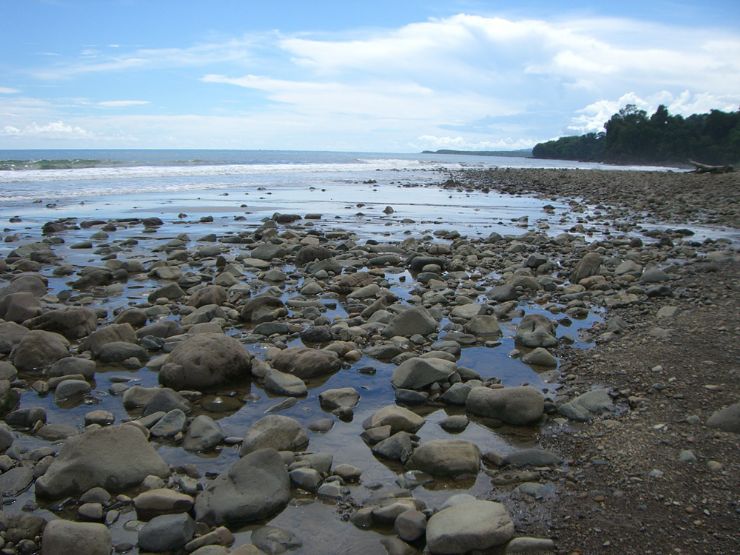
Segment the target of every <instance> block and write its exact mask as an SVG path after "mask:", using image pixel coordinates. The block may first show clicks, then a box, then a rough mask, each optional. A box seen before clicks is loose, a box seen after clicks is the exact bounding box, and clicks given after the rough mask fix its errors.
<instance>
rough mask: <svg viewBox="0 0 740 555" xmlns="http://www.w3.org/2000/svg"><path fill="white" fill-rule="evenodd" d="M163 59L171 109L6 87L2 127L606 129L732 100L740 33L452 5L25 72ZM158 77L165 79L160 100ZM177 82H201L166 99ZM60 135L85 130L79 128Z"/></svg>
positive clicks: (379, 136)
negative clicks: (45, 100) (445, 12)
mask: <svg viewBox="0 0 740 555" xmlns="http://www.w3.org/2000/svg"><path fill="white" fill-rule="evenodd" d="M170 68H178V71H177V72H172V75H173V79H181V81H177V82H173V81H167V83H166V85H164V84H161V83H162V82H163V81H157V80H156V79H152V80H150V81H148V82H147V84H148V88H147V98H151V99H152V100H151V101H152V102H154V103H155V104H156V105H157V107H161V108H162V110H166V114H167V115H165V114H164V113H162V114H159V115H152V114H149V115H148V116H146V117H145V116H140V115H137V114H134V113H127V114H126V115H124V114H117V113H115V112H113V111H112V110H101V109H100V108H111V109H112V108H127V107H136V106H144V105H145V103H147V102H148V101H145V100H128V99H113V100H103V101H96V100H88V99H85V100H84V102H83V101H79V100H78V101H76V102H72V101H70V100H69V99H67V101H66V102H62V100H61V99H58V100H57V101H55V102H54V103H53V106H42V105H39V106H33V105H32V103H29V102H30V99H25V100H24V101H16V102H9V100H10V99H11V98H16V97H6V98H0V115H2V116H6V115H7V114H10V116H7V117H6V119H5V120H3V124H4V125H6V128H7V127H12V128H13V129H14V130H17V132H18V133H19V134H20V133H22V132H25V130H26V129H33V125H36V124H35V123H34V122H38V121H58V122H62V121H63V122H66V123H65V125H68V126H71V127H72V128H75V127H78V128H79V129H81V130H92V131H91V132H94V133H95V136H96V137H98V138H99V137H118V139H116V138H113V139H111V140H112V141H116V140H118V141H119V142H120V144H121V146H125V144H129V143H123V142H122V141H124V137H125V138H126V139H125V140H126V141H130V144H132V145H134V146H152V147H157V146H171V147H177V146H183V147H185V146H188V147H191V146H192V147H197V146H211V147H219V146H228V147H234V148H322V149H332V148H339V149H344V150H348V149H355V150H391V149H398V150H408V149H437V148H459V149H486V150H490V149H495V150H499V149H516V148H523V147H528V146H532V145H533V144H534V143H535V142H537V141H539V140H543V139H546V138H549V137H553V136H558V135H560V134H562V133H564V132H567V133H573V132H583V131H592V130H599V129H600V128H601V126H602V125H603V123H604V122H605V121H606V120H607V119H608V118H609V117H610V116H611V115H612V114H613V113H614V112H616V111H617V110H618V109H619V108H620V107H622V106H623V105H624V104H627V103H633V104H637V105H638V106H639V107H641V108H643V109H646V110H652V109H654V108H655V107H656V106H657V105H658V104H660V103H663V104H666V105H667V106H668V107H669V109H670V110H671V112H673V113H681V114H684V115H687V114H688V113H691V112H700V111H706V110H708V109H710V108H723V109H735V108H737V106H738V105H740V37H738V35H737V33H731V32H725V31H719V30H716V29H708V28H702V27H701V26H700V25H697V26H695V27H691V28H687V27H678V26H670V25H663V24H658V23H650V22H642V21H638V20H636V19H626V18H625V19H615V18H610V19H605V18H601V19H598V18H596V19H595V18H590V19H585V18H574V17H568V16H566V15H564V16H563V17H561V18H558V19H556V20H551V21H544V20H538V19H515V18H503V17H486V16H481V15H471V14H458V15H455V16H452V17H446V18H439V19H429V20H427V21H421V22H417V23H412V24H408V25H403V26H400V27H396V28H388V29H377V28H376V29H361V30H351V29H350V30H343V31H341V32H337V33H322V34H320V35H319V34H316V33H309V32H301V33H294V34H291V35H287V34H280V33H279V32H271V33H261V34H250V35H242V36H239V37H235V38H232V39H227V40H220V41H212V42H203V43H199V44H195V45H190V46H187V45H185V46H173V47H171V48H138V49H132V48H130V47H125V46H120V45H116V47H115V48H113V47H112V45H109V46H108V47H100V48H89V49H87V50H86V51H84V52H81V53H80V54H79V55H78V56H76V57H75V58H73V59H69V58H65V57H59V58H58V59H57V58H55V61H54V62H52V63H50V65H48V66H46V67H41V68H36V69H34V70H32V72H31V73H32V75H33V76H35V77H37V78H39V79H43V80H74V79H75V78H78V77H82V76H85V77H86V78H87V79H93V78H96V77H97V78H98V79H104V78H105V77H106V75H105V74H107V73H111V72H119V73H121V72H142V71H157V70H160V69H170ZM196 81H199V82H196ZM155 83H160V84H159V86H161V87H166V90H165V89H163V90H160V91H158V92H159V94H160V96H155V95H156V94H157V91H156V90H155V88H156V86H157V85H156V84H155ZM202 84H205V85H202ZM66 86H68V83H65V87H66ZM179 86H183V87H193V88H195V87H201V88H202V94H200V93H201V90H200V89H199V90H198V95H192V96H197V99H196V100H192V99H185V98H177V102H175V101H174V100H172V99H171V97H172V94H171V93H172V90H173V89H174V88H175V87H179ZM25 89H26V87H24V90H25ZM1 90H2V89H0V91H1ZM132 90H136V89H132ZM150 91H151V94H150ZM72 94H74V93H72ZM120 94H122V95H124V94H129V93H124V92H121V93H120ZM130 94H133V95H136V94H138V93H136V92H134V93H130ZM80 96H83V95H80ZM24 102H25V103H26V104H24ZM169 102H172V104H169ZM187 102H190V103H191V104H189V105H188V104H187ZM174 106H177V108H175V107H174ZM131 112H134V111H133V110H132V111H131ZM147 112H151V110H147ZM113 114H116V115H115V116H114V115H113ZM39 127H42V126H39ZM57 132H58V133H59V135H58V136H60V137H61V135H62V134H63V132H62V131H57ZM11 135H12V133H7V132H6V133H5V136H11ZM27 136H31V135H30V134H28V133H27ZM67 136H68V137H70V140H74V141H82V140H83V139H82V138H81V137H82V136H81V135H80V134H79V132H78V133H77V134H76V135H75V133H74V132H71V133H69V134H68V135H67ZM132 137H133V138H135V137H139V140H138V142H137V141H136V140H134V139H132ZM6 143H7V141H6ZM75 144H80V143H75Z"/></svg>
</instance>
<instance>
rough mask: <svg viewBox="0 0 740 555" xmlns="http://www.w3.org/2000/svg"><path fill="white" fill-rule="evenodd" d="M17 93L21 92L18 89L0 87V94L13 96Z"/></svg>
mask: <svg viewBox="0 0 740 555" xmlns="http://www.w3.org/2000/svg"><path fill="white" fill-rule="evenodd" d="M19 92H21V91H19V90H18V89H13V88H11V87H0V94H15V93H19Z"/></svg>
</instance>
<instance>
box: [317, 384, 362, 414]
mask: <svg viewBox="0 0 740 555" xmlns="http://www.w3.org/2000/svg"><path fill="white" fill-rule="evenodd" d="M359 400H360V394H359V393H358V392H357V390H356V389H355V388H354V387H342V388H338V389H327V390H326V391H322V392H321V393H319V404H320V405H321V408H322V409H324V410H335V409H339V408H344V409H352V408H354V407H355V406H356V405H357V403H358V402H359Z"/></svg>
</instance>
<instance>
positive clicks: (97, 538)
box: [41, 520, 112, 555]
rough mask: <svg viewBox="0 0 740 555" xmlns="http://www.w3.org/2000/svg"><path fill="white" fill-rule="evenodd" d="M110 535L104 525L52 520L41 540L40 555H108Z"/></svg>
mask: <svg viewBox="0 0 740 555" xmlns="http://www.w3.org/2000/svg"><path fill="white" fill-rule="evenodd" d="M111 547H112V546H111V535H110V531H109V530H108V528H106V527H105V525H104V524H97V523H93V522H72V521H70V520H52V521H51V522H49V523H48V524H47V525H46V528H44V535H43V536H42V538H41V554H42V555H60V554H62V553H66V554H72V553H74V555H110V552H111Z"/></svg>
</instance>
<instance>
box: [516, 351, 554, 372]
mask: <svg viewBox="0 0 740 555" xmlns="http://www.w3.org/2000/svg"><path fill="white" fill-rule="evenodd" d="M522 362H523V363H524V364H532V365H534V366H545V367H547V368H554V367H556V366H557V365H558V361H557V359H556V358H555V357H554V356H552V354H550V351H548V350H547V349H545V348H544V347H537V348H536V349H534V350H533V351H530V352H529V353H527V354H526V355H524V356H523V357H522Z"/></svg>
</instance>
